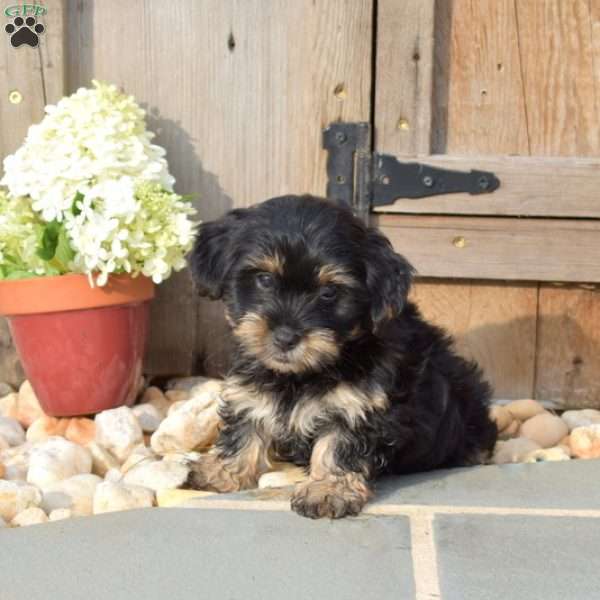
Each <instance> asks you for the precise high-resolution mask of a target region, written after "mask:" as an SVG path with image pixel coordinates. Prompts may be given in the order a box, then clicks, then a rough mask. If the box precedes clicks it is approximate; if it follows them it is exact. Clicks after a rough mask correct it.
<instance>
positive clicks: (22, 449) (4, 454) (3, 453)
mask: <svg viewBox="0 0 600 600" xmlns="http://www.w3.org/2000/svg"><path fill="white" fill-rule="evenodd" d="M32 448H33V444H31V443H30V442H25V443H24V444H20V445H19V446H11V447H10V448H6V449H5V450H0V460H7V459H9V458H13V457H15V456H26V457H27V458H29V454H30V453H31V449H32Z"/></svg>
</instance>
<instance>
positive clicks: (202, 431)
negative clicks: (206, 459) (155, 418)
mask: <svg viewBox="0 0 600 600" xmlns="http://www.w3.org/2000/svg"><path fill="white" fill-rule="evenodd" d="M220 401H221V397H220V396H219V394H217V393H215V392H208V393H205V394H200V395H198V396H195V397H194V398H192V399H191V400H187V401H186V402H184V403H183V404H182V405H181V406H179V407H178V408H177V409H176V410H174V411H173V412H170V413H169V416H168V417H167V418H166V419H165V420H164V421H163V422H162V423H161V424H160V427H159V428H158V429H157V430H156V431H155V432H154V433H153V434H152V438H151V439H150V445H151V446H152V449H153V450H154V451H155V452H156V453H157V454H167V453H169V452H189V451H191V450H196V449H198V448H208V447H209V446H212V444H214V442H215V440H216V438H217V436H218V433H219V425H220V423H221V420H220V418H219V415H218V412H217V411H218V407H219V403H220Z"/></svg>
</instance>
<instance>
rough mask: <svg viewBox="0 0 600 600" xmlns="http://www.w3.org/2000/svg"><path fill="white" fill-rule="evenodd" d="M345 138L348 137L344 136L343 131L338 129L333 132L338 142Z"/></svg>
mask: <svg viewBox="0 0 600 600" xmlns="http://www.w3.org/2000/svg"><path fill="white" fill-rule="evenodd" d="M347 139H348V137H347V136H346V134H345V133H344V132H343V131H338V132H337V133H336V134H335V141H336V142H337V143H338V144H343V143H344V142H345V141H346V140H347Z"/></svg>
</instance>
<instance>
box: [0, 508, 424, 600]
mask: <svg viewBox="0 0 600 600" xmlns="http://www.w3.org/2000/svg"><path fill="white" fill-rule="evenodd" d="M0 548H1V549H2V567H1V568H0V598H1V599H2V600H48V599H49V598H52V599H53V600H55V599H56V600H63V599H65V600H66V599H69V600H71V599H73V600H77V599H80V598H81V599H85V600H108V599H110V600H125V599H127V600H130V599H134V598H143V599H144V600H159V599H160V600H187V599H188V598H189V599H193V600H198V599H200V598H214V599H227V600H255V599H256V600H269V599H272V598H273V599H275V598H277V599H279V598H286V599H289V600H295V599H302V600H305V599H311V600H321V599H323V600H330V599H335V600H364V599H365V598H374V599H375V598H376V599H378V600H388V599H389V600H392V599H393V600H403V599H409V598H410V599H412V598H414V583H413V574H412V563H411V555H410V529H409V524H408V519H406V518H405V517H369V518H357V519H352V520H345V521H341V522H340V521H338V522H332V521H325V520H322V521H310V520H308V519H302V518H299V517H297V516H296V515H294V514H291V513H287V512H278V513H277V512H254V511H253V512H245V511H244V512H242V511H218V510H208V509H207V510H202V511H199V510H196V511H194V510H186V509H175V508H170V509H146V510H136V511H128V512H123V513H113V514H106V515H100V516H97V517H91V518H83V519H74V520H71V521H60V522H56V523H49V524H45V525H39V526H32V527H28V528H23V529H20V530H19V529H14V530H2V531H0Z"/></svg>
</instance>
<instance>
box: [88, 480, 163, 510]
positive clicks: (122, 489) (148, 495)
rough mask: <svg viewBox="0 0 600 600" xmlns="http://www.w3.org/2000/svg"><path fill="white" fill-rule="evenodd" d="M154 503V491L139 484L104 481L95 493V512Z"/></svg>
mask: <svg viewBox="0 0 600 600" xmlns="http://www.w3.org/2000/svg"><path fill="white" fill-rule="evenodd" d="M153 504H154V492H153V491H152V490H149V489H148V488H145V487H142V486H139V485H124V484H122V483H114V482H111V481H103V482H102V483H101V484H99V485H98V487H97V488H96V493H95V494H94V514H95V515H98V514H101V513H107V512H113V511H116V510H129V509H131V508H144V507H146V506H152V505H153Z"/></svg>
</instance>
